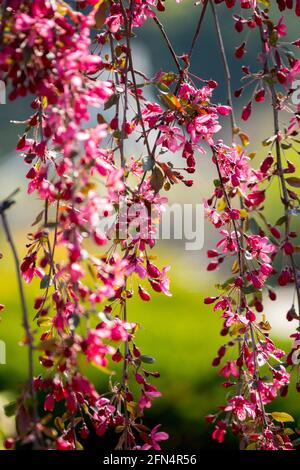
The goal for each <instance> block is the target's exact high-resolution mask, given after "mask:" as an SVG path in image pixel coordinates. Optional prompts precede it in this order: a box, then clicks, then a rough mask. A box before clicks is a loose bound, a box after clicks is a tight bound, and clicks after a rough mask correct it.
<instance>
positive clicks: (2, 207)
mask: <svg viewBox="0 0 300 470" xmlns="http://www.w3.org/2000/svg"><path fill="white" fill-rule="evenodd" d="M17 192H18V190H16V191H15V192H14V193H13V194H12V195H15V194H16V193H17ZM14 203H15V201H14V200H12V199H11V196H10V197H9V198H7V199H5V200H4V201H2V202H1V204H0V215H1V219H2V224H3V229H4V232H5V235H6V239H7V242H8V244H9V246H10V248H11V251H12V255H13V259H14V264H15V270H16V276H17V282H18V288H19V295H20V300H21V306H22V324H23V328H24V331H25V335H26V340H27V344H28V387H29V393H30V396H31V398H32V409H33V424H34V433H35V435H36V439H37V442H36V443H35V444H36V445H37V444H38V442H39V440H40V437H39V432H38V430H37V423H38V411H37V403H36V395H35V389H34V383H33V381H34V370H33V351H34V345H33V336H32V333H31V328H30V323H29V315H28V309H27V303H26V298H25V293H24V287H23V281H22V278H21V274H20V262H19V257H18V253H17V248H16V245H15V242H14V239H13V236H12V233H11V230H10V226H9V223H8V220H7V216H6V211H7V210H8V209H9V208H10V207H11V206H12V205H13V204H14Z"/></svg>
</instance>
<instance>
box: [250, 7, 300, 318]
mask: <svg viewBox="0 0 300 470" xmlns="http://www.w3.org/2000/svg"><path fill="white" fill-rule="evenodd" d="M256 11H257V12H258V14H260V10H259V8H257V9H256ZM259 31H260V39H261V44H262V54H263V57H264V72H265V74H267V75H269V76H270V73H271V72H270V68H269V64H268V56H267V50H266V39H265V35H264V30H263V26H262V25H260V27H259ZM268 87H269V90H270V93H271V98H272V109H273V123H274V134H275V136H276V140H275V152H276V163H277V173H278V177H279V181H280V185H281V190H282V201H283V205H284V213H285V236H286V238H288V236H289V231H290V222H291V214H290V198H289V194H288V189H287V186H286V181H285V179H284V170H283V166H282V157H281V148H280V140H279V139H280V126H279V111H278V106H279V102H278V98H277V93H276V90H275V87H274V84H273V82H272V80H270V81H268ZM289 258H290V261H291V266H292V270H293V275H294V282H295V289H296V294H297V301H298V315H299V325H300V281H299V279H298V266H297V263H296V260H295V257H294V254H293V253H291V254H290V255H289Z"/></svg>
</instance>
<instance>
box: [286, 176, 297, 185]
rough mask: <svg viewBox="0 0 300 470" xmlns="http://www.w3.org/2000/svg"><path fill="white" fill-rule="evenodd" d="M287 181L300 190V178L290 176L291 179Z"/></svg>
mask: <svg viewBox="0 0 300 470" xmlns="http://www.w3.org/2000/svg"><path fill="white" fill-rule="evenodd" d="M285 181H286V182H287V183H288V184H289V185H290V186H292V187H293V188H300V178H297V177H296V176H290V177H289V178H286V179H285Z"/></svg>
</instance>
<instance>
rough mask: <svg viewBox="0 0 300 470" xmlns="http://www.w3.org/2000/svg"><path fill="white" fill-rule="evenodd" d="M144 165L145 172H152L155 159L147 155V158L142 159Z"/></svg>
mask: <svg viewBox="0 0 300 470" xmlns="http://www.w3.org/2000/svg"><path fill="white" fill-rule="evenodd" d="M142 165H143V170H144V171H150V170H152V168H153V166H154V159H153V158H152V157H150V156H149V155H147V156H146V157H143V158H142Z"/></svg>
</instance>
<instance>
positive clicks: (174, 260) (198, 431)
mask: <svg viewBox="0 0 300 470" xmlns="http://www.w3.org/2000/svg"><path fill="white" fill-rule="evenodd" d="M166 4H167V10H166V12H165V13H163V14H162V15H161V19H162V21H163V23H164V24H165V28H166V31H167V33H168V34H169V37H170V39H171V42H172V43H173V45H174V48H175V50H176V52H177V53H178V54H179V55H180V54H182V53H184V52H186V51H187V50H188V49H189V46H190V41H191V36H192V34H193V31H194V29H195V26H196V23H197V20H198V17H199V14H200V8H199V7H195V6H194V5H193V2H192V1H191V0H184V1H183V2H182V4H179V5H176V4H175V0H167V2H166ZM219 11H220V19H221V25H222V28H223V31H224V41H225V46H226V49H227V51H228V59H229V63H230V67H231V69H232V75H233V76H234V80H233V88H238V87H239V86H240V85H239V78H240V66H241V65H242V64H241V62H238V61H236V60H235V59H234V57H233V51H234V48H235V46H237V45H239V44H240V43H241V42H242V36H239V35H238V34H237V33H235V32H234V31H233V28H232V20H231V18H230V14H229V13H228V11H227V10H226V9H224V8H223V7H222V6H220V8H219ZM286 16H287V20H288V21H289V22H290V24H291V36H292V37H293V38H294V39H295V38H296V37H297V34H296V33H297V28H298V26H299V24H298V23H297V19H294V17H293V16H292V15H289V14H287V15H286ZM138 34H139V37H140V41H139V42H138V41H136V46H135V47H136V49H135V60H136V65H137V68H140V69H143V71H144V72H145V73H146V74H147V75H149V76H151V75H152V74H153V73H154V71H156V70H158V69H160V68H161V69H163V70H165V71H167V70H172V69H173V64H172V61H171V59H170V58H169V55H168V51H167V49H166V47H165V45H164V43H163V42H162V39H161V36H160V33H159V31H158V30H157V28H156V26H155V25H154V23H152V22H151V21H149V22H148V23H147V24H146V26H145V28H144V29H143V32H138ZM137 43H138V44H137ZM248 49H249V51H248V54H247V55H246V56H245V58H244V59H243V60H244V62H245V63H250V64H253V66H254V62H255V57H256V53H257V51H256V49H255V40H254V39H251V40H250V43H249V45H248ZM193 60H194V64H193V68H192V71H193V73H194V74H195V75H198V76H201V77H203V78H207V79H209V78H214V79H216V80H217V81H218V82H219V83H220V88H219V89H217V90H216V94H215V97H214V101H215V102H225V100H226V96H225V95H224V86H223V85H224V74H223V68H222V63H221V59H220V54H219V51H218V48H217V43H216V40H215V33H214V29H213V23H212V18H211V16H210V13H208V16H207V18H206V20H205V23H204V26H203V30H202V31H201V34H200V38H199V42H198V45H197V47H196V49H195V52H194V57H193ZM250 91H251V90H249V93H250ZM29 102H30V100H28V99H24V100H23V101H22V102H18V103H8V104H6V105H1V106H0V118H1V129H0V157H1V158H0V171H1V185H0V199H1V198H4V197H6V196H7V195H8V194H9V193H10V192H12V190H14V189H15V188H16V187H20V188H21V193H20V195H19V196H18V198H17V204H16V206H15V207H13V208H12V209H11V210H10V213H9V220H10V223H11V226H12V229H13V232H14V236H15V240H16V242H17V246H18V251H19V256H20V258H21V257H22V256H24V254H25V253H26V250H25V248H24V246H25V243H26V233H28V232H30V230H31V229H30V225H31V223H32V222H33V220H34V219H35V215H36V214H37V212H38V208H39V203H38V201H37V200H36V199H35V196H30V197H28V196H27V195H26V186H25V184H24V175H25V173H26V171H27V169H26V168H25V166H24V164H23V161H22V158H20V156H18V155H17V154H16V153H15V151H14V148H15V142H16V140H17V138H16V134H21V133H22V127H20V128H19V127H18V126H16V125H15V124H12V123H10V120H12V119H14V120H20V121H21V120H22V119H24V118H26V117H27V116H28V114H29V113H30V110H29ZM246 102H247V94H246V95H245V97H244V98H243V100H242V101H241V103H240V102H238V101H237V102H235V105H236V109H237V115H239V114H240V112H239V111H240V107H241V106H242V105H243V104H245V103H246ZM270 122H271V121H270V119H268V115H267V113H266V111H265V109H264V108H263V107H257V109H256V114H255V119H252V120H250V122H249V124H247V128H246V129H244V130H246V131H247V132H248V133H249V134H250V135H252V136H253V135H254V136H255V141H252V142H251V148H252V147H253V150H258V156H257V160H258V161H259V159H260V158H261V157H263V156H264V153H263V152H264V150H262V148H261V144H260V142H261V140H263V139H264V138H266V137H268V136H269V135H271V134H272V129H271V124H269V123H270ZM226 126H227V124H226V123H225V127H224V130H223V133H222V137H223V138H224V139H228V138H229V135H230V132H229V129H228V127H226ZM291 158H294V157H291ZM297 158H299V156H298V157H297ZM199 160H200V161H199V162H198V172H197V174H196V177H195V184H194V186H193V188H191V189H187V188H184V189H182V188H181V187H177V188H175V189H174V191H172V192H171V193H170V194H167V196H168V197H170V201H171V202H182V203H185V202H193V203H201V202H202V200H203V197H205V196H207V195H209V194H210V191H211V189H212V188H211V186H210V182H209V181H212V179H213V177H214V168H213V167H212V165H211V162H210V157H209V154H208V155H207V156H205V157H201V158H199ZM271 191H272V194H273V198H271V201H270V202H269V206H268V207H267V213H268V214H269V215H271V216H272V220H273V221H275V220H276V219H277V218H278V217H280V216H281V215H282V214H281V207H280V206H278V207H277V206H276V204H274V200H275V197H276V196H277V195H278V188H273V189H271ZM295 228H296V229H297V230H298V228H299V227H295ZM204 230H205V244H204V247H203V249H202V250H200V251H192V252H191V251H186V250H185V247H184V243H183V242H180V241H172V240H171V241H168V242H159V244H158V248H156V249H155V254H158V264H159V265H160V266H163V265H168V264H171V265H172V270H171V274H170V277H171V290H172V293H173V296H172V297H171V298H167V297H164V296H162V295H159V294H153V296H152V297H153V301H152V302H149V303H145V302H142V301H141V300H139V299H133V300H132V301H131V302H130V305H129V318H130V320H132V321H137V322H139V323H141V324H142V325H143V329H142V330H140V332H139V333H138V335H137V343H138V345H139V346H140V347H141V349H142V351H143V353H144V354H150V355H151V356H154V357H155V358H156V363H155V365H154V366H153V369H155V370H156V369H157V370H159V371H160V372H161V378H160V379H158V380H157V382H156V384H157V385H158V387H159V389H160V390H161V391H162V393H163V397H162V398H160V399H158V400H156V401H155V402H154V405H153V408H152V409H151V410H149V411H148V412H147V413H146V414H147V421H148V423H149V424H151V423H153V424H157V423H158V422H160V423H162V424H163V429H164V430H165V431H167V432H169V434H170V440H169V441H167V442H166V443H164V448H167V449H179V448H186V449H201V448H205V449H220V447H219V445H218V444H215V443H214V442H213V441H212V440H211V439H210V434H211V432H212V428H211V426H210V425H207V424H205V422H204V416H205V415H206V414H208V413H210V412H214V411H215V410H216V409H217V407H218V405H221V404H222V403H224V396H225V394H226V391H225V390H224V389H222V386H221V383H222V379H221V378H220V377H219V376H218V373H217V369H213V368H212V367H211V362H212V359H213V358H214V356H215V353H216V350H217V349H218V348H219V346H220V345H221V344H222V338H221V337H220V336H219V334H218V333H219V330H220V327H221V321H220V320H219V318H218V316H219V314H216V313H213V312H212V309H211V308H210V307H206V306H204V305H203V297H205V296H207V295H209V294H211V295H214V292H215V290H214V287H213V286H214V284H215V283H216V282H218V281H219V280H220V277H221V278H224V279H226V275H227V274H226V272H225V271H224V272H219V273H217V275H216V274H210V273H207V272H206V257H205V252H206V249H208V248H213V247H214V245H215V242H216V240H217V238H216V234H215V231H214V230H212V229H211V227H210V226H209V224H208V223H206V224H205V227H204ZM0 252H1V253H2V254H3V259H2V260H1V261H0V303H3V304H5V305H6V308H5V311H4V312H3V313H2V321H1V323H0V339H1V340H3V341H5V343H6V348H7V350H6V354H7V363H6V365H0V405H1V404H3V403H6V402H8V401H10V400H11V399H13V398H14V397H15V396H16V395H17V394H18V391H19V390H20V388H21V386H22V383H23V382H24V380H25V379H26V367H27V361H26V351H25V349H24V347H23V346H20V341H21V340H22V336H23V332H22V328H21V311H20V302H19V298H18V295H17V286H16V279H15V275H14V266H13V261H12V257H11V254H10V252H9V248H8V245H7V243H6V241H5V239H4V235H3V232H2V230H1V232H0ZM37 291H38V283H33V285H32V286H30V287H28V286H26V297H27V301H28V305H29V311H30V314H31V316H32V317H33V316H34V312H33V309H32V307H31V306H32V304H33V298H34V293H36V292H37ZM291 296H292V293H291V292H290V291H289V290H282V291H281V293H280V295H279V298H278V302H276V305H275V304H270V303H268V302H266V311H265V313H266V315H267V318H268V320H269V321H270V323H271V324H272V325H273V327H274V333H273V336H274V335H275V337H277V339H278V340H279V343H280V344H281V345H282V346H287V347H288V346H289V344H290V341H289V340H288V339H287V338H288V335H289V332H292V331H293V327H294V325H292V326H290V325H288V326H285V313H286V311H287V310H288V308H289V307H290V303H291ZM90 369H91V368H90ZM89 374H92V376H93V380H94V382H95V383H96V384H98V385H99V388H100V389H101V387H102V385H103V384H104V383H105V382H106V381H107V376H105V375H103V374H101V372H99V371H98V370H96V369H91V370H89ZM275 406H276V407H277V409H278V410H280V411H283V410H284V411H288V412H290V413H291V414H293V415H294V416H295V418H297V417H300V407H299V396H298V397H297V395H296V394H295V393H294V392H293V391H291V392H290V394H289V396H288V398H286V399H285V400H284V401H283V400H282V399H278V400H276V402H275ZM0 429H1V431H0V432H1V433H3V434H10V433H11V432H12V431H13V423H12V420H7V419H6V418H5V417H4V416H3V412H2V407H1V409H0ZM225 446H226V448H237V442H236V441H234V440H233V439H230V438H228V437H227V438H226V441H225Z"/></svg>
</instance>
